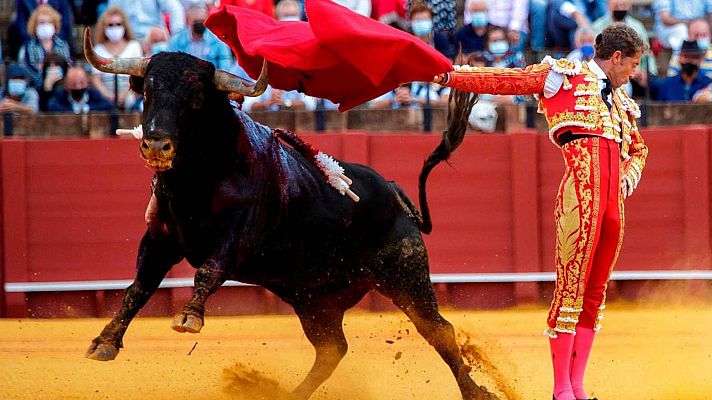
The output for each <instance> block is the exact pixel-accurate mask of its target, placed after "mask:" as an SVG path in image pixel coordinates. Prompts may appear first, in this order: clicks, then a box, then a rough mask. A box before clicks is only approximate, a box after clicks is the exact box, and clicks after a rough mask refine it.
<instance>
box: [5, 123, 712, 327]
mask: <svg viewBox="0 0 712 400" xmlns="http://www.w3.org/2000/svg"><path fill="white" fill-rule="evenodd" d="M710 134H711V131H710V127H707V126H685V127H672V128H664V129H662V128H661V129H647V130H645V131H643V135H644V138H645V139H646V142H647V143H648V145H649V147H650V156H649V160H648V167H647V168H646V170H645V174H644V178H643V180H642V182H641V186H640V187H639V188H638V190H636V192H635V194H634V195H633V197H631V198H630V199H629V200H628V201H626V206H627V207H626V208H627V224H626V237H625V243H624V247H623V251H622V254H621V256H620V259H619V261H618V265H617V268H616V272H615V273H614V282H613V284H612V285H611V288H610V290H609V292H610V293H609V295H610V296H611V297H613V296H616V295H622V296H628V297H632V298H635V297H637V296H639V295H640V294H641V292H645V291H649V290H650V288H651V287H652V286H654V285H653V283H651V282H655V281H664V282H666V285H668V286H666V288H667V289H670V288H673V289H674V290H682V291H693V292H695V293H703V294H704V295H709V294H710V292H711V290H710V284H709V282H710V281H711V280H712V270H711V266H710V259H711V257H710V254H711V252H710V214H711V213H710V211H711V209H710V207H711V201H710V198H711V197H712V194H711V191H710V179H711V177H710V157H711V155H712V148H711V147H710V146H711V144H710V142H711V141H710ZM304 137H305V138H306V139H307V140H309V141H311V142H312V143H314V144H315V145H317V146H319V147H320V148H321V149H322V150H323V151H325V152H327V153H330V154H331V155H333V156H335V157H338V158H341V159H344V160H348V161H352V162H358V163H364V164H368V165H371V166H372V167H374V168H375V169H376V170H377V171H379V172H380V173H381V174H382V175H384V176H385V177H386V178H387V179H389V180H395V181H397V182H398V183H399V184H400V185H401V186H402V187H403V188H404V189H405V191H406V192H407V193H408V195H409V196H410V197H411V198H413V199H416V198H417V177H418V174H419V172H420V168H421V166H422V162H423V160H424V159H425V157H426V156H427V155H428V154H429V153H430V151H431V150H432V149H433V148H434V147H435V146H436V145H437V143H438V141H439V135H424V134H373V133H368V132H353V131H352V132H348V133H333V134H329V133H327V134H318V135H316V134H311V135H309V134H306V135H304ZM0 157H1V160H0V168H1V171H0V174H1V175H0V176H1V178H2V185H1V186H0V190H1V191H2V213H0V214H1V215H0V218H1V219H2V240H0V252H2V258H1V259H2V268H0V271H1V272H0V278H1V279H4V281H5V283H4V285H0V286H2V288H3V290H4V292H2V291H0V298H2V301H3V302H4V305H3V304H0V305H3V309H2V310H3V315H4V316H7V317H23V316H36V317H51V316H108V315H111V314H112V313H113V312H114V311H115V310H116V309H117V308H118V306H119V304H120V301H121V297H122V295H123V293H122V292H123V291H122V289H123V288H125V287H126V286H128V284H129V283H130V282H131V279H132V278H133V275H134V268H135V258H136V250H137V246H138V242H139V240H140V238H141V236H142V234H143V232H144V230H145V226H144V222H143V213H144V210H145V206H146V203H147V201H148V198H149V182H150V177H151V173H150V172H149V171H148V170H147V169H146V168H144V167H143V162H142V160H140V158H139V156H138V144H137V142H136V141H134V140H127V139H100V140H91V139H76V140H67V139H64V140H23V139H6V140H2V141H0ZM562 172H563V163H562V162H561V156H560V152H559V151H558V149H556V148H555V147H554V146H553V145H552V144H551V143H550V142H549V139H548V137H547V136H546V135H544V134H541V133H535V132H534V131H523V132H519V133H515V134H506V135H505V134H496V135H470V136H468V137H467V138H466V140H465V141H464V143H463V144H462V146H461V147H460V148H459V149H458V150H457V152H456V154H455V155H454V156H453V158H452V159H451V160H450V165H447V164H442V165H440V166H438V167H437V168H436V169H435V170H434V172H433V174H432V175H431V177H430V180H429V182H428V194H429V199H430V206H431V209H432V217H433V225H434V229H433V233H432V234H430V235H428V236H426V242H427V245H428V249H429V252H430V259H431V273H432V278H433V282H434V284H435V287H436V292H437V294H438V297H439V299H440V301H441V304H443V305H446V306H454V307H463V308H467V307H503V306H511V305H515V304H519V303H522V302H530V301H546V299H547V296H548V295H549V293H550V291H551V285H552V283H551V282H552V281H553V272H552V271H553V266H552V261H553V257H554V255H553V250H554V241H553V238H554V226H553V205H554V196H555V193H556V190H557V187H558V185H559V180H560V178H561V176H562ZM192 276H193V269H192V268H191V267H190V266H188V265H186V264H185V263H182V264H180V265H178V266H177V267H175V268H174V269H173V270H172V271H171V272H170V273H169V275H168V279H167V280H166V281H165V282H164V285H163V286H162V289H160V290H159V292H158V293H157V294H156V295H155V296H154V298H153V299H152V300H151V301H150V302H149V304H148V305H147V306H146V308H145V309H144V310H143V311H142V315H168V314H170V313H172V312H174V311H176V310H178V309H180V307H182V305H183V304H184V302H185V301H187V300H188V298H189V296H190V293H191V287H190V286H191V285H192ZM671 282H677V283H675V284H673V286H669V285H670V283H671ZM229 284H230V286H227V287H224V288H222V289H221V290H220V291H218V293H217V294H216V295H214V296H213V298H211V300H210V301H209V302H208V312H209V313H212V314H251V313H281V312H288V311H289V307H288V306H286V305H285V304H283V303H282V302H281V301H279V299H277V298H276V297H275V296H273V295H272V294H270V293H269V292H267V291H265V290H263V289H262V288H259V287H254V286H246V285H241V284H236V283H229ZM359 307H362V308H366V309H371V310H381V309H387V308H389V307H391V306H390V305H389V304H388V303H387V300H385V299H383V298H381V297H380V296H375V295H373V296H371V295H369V296H368V297H367V298H366V299H364V301H362V302H361V303H360V305H359Z"/></svg>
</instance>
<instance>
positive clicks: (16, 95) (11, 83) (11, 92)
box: [0, 64, 40, 114]
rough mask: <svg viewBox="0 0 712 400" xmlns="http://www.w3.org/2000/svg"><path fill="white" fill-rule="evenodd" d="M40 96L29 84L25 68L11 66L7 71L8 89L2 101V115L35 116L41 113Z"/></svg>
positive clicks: (0, 108) (0, 105) (0, 107)
mask: <svg viewBox="0 0 712 400" xmlns="http://www.w3.org/2000/svg"><path fill="white" fill-rule="evenodd" d="M39 101H40V99H39V95H38V94H37V91H36V90H35V89H33V88H32V87H30V86H29V85H28V82H27V72H26V71H25V68H24V67H22V66H20V65H17V64H11V65H10V66H9V67H8V69H7V87H6V88H5V90H4V91H3V98H2V100H0V113H1V114H5V113H15V114H34V113H36V112H37V111H39Z"/></svg>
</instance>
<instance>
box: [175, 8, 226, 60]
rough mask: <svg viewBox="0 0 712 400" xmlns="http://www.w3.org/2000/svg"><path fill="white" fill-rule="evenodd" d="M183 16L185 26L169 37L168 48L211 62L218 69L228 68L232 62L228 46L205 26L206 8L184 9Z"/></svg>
mask: <svg viewBox="0 0 712 400" xmlns="http://www.w3.org/2000/svg"><path fill="white" fill-rule="evenodd" d="M185 17H186V22H187V26H186V28H185V29H183V30H182V31H180V32H178V33H177V34H175V36H173V38H171V40H170V42H169V43H168V50H169V51H182V52H184V53H188V54H190V55H193V56H195V57H198V58H200V59H201V60H205V61H209V62H211V63H213V65H214V66H215V68H218V69H222V70H228V69H230V67H231V66H232V62H233V60H232V53H231V52H230V48H229V47H228V46H227V45H226V44H225V43H223V42H222V41H220V39H218V37H217V36H215V34H214V33H212V32H210V31H209V30H207V29H206V28H205V19H206V18H207V17H208V9H207V8H206V7H204V6H194V7H191V8H189V9H188V10H186V13H185Z"/></svg>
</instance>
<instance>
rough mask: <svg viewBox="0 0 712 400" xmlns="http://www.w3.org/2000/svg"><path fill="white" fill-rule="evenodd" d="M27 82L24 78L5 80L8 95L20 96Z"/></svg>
mask: <svg viewBox="0 0 712 400" xmlns="http://www.w3.org/2000/svg"><path fill="white" fill-rule="evenodd" d="M26 89H27V82H25V80H24V79H10V80H9V81H8V82H7V92H8V93H9V94H10V96H15V97H20V96H22V95H23V94H25V90H26Z"/></svg>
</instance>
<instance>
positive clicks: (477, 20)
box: [455, 0, 488, 54]
mask: <svg viewBox="0 0 712 400" xmlns="http://www.w3.org/2000/svg"><path fill="white" fill-rule="evenodd" d="M465 7H466V8H465V26H463V27H462V28H460V29H458V30H457V32H456V33H455V43H456V46H455V51H456V52H459V51H462V54H470V53H472V52H475V51H480V52H481V51H483V50H484V48H485V37H486V36H487V23H488V20H487V0H467V2H465Z"/></svg>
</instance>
